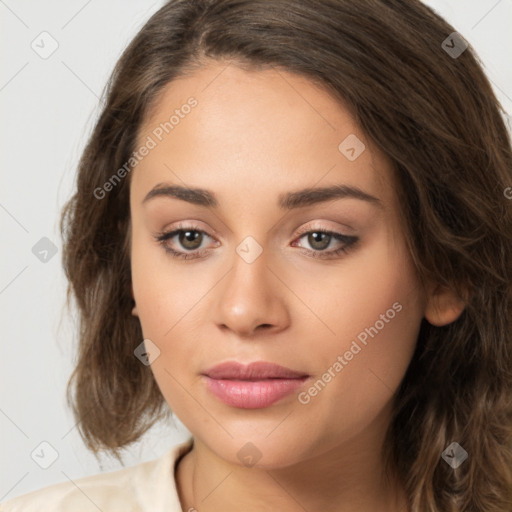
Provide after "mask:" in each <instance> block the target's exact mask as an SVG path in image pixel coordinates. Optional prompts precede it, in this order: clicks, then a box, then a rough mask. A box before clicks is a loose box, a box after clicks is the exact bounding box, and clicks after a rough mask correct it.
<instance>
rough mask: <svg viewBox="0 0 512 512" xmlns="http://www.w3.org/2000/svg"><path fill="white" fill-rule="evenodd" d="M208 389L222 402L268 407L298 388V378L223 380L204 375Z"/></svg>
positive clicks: (251, 406) (247, 407)
mask: <svg viewBox="0 0 512 512" xmlns="http://www.w3.org/2000/svg"><path fill="white" fill-rule="evenodd" d="M205 379H206V385H207V386H208V389H209V390H210V391H211V392H212V393H213V394H214V395H215V396H216V397H217V398H218V399H219V400H221V401H222V402H224V403H225V404H227V405H230V406H232V407H239V408H241V409H261V408H263V407H268V406H270V405H272V404H274V403H276V402H277V401H279V400H281V399H282V398H284V397H285V396H287V395H289V394H291V393H293V392H294V391H295V390H296V389H298V388H300V387H301V386H302V385H303V384H304V382H305V381H306V380H307V379H308V377H302V378H300V379H265V380H258V381H249V380H223V379H212V378H210V377H208V376H205Z"/></svg>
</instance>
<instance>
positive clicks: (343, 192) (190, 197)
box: [142, 183, 383, 210]
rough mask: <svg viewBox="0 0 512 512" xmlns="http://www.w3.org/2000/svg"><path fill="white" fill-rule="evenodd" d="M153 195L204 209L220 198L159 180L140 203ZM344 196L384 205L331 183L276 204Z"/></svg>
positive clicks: (305, 203) (299, 205)
mask: <svg viewBox="0 0 512 512" xmlns="http://www.w3.org/2000/svg"><path fill="white" fill-rule="evenodd" d="M155 197H170V198H174V199H180V200H182V201H186V202H188V203H192V204H195V205H198V206H204V207H207V208H218V207H219V201H218V199H217V197H216V195H215V193H213V192H212V191H211V190H206V189H202V188H193V187H182V186H180V185H170V184H168V183H159V184H157V185H156V186H155V187H154V188H153V189H151V190H150V191H149V192H148V193H147V194H146V196H145V197H144V199H143V200H142V203H143V204H144V203H146V202H147V201H149V200H150V199H153V198H155ZM345 198H352V199H360V200H361V201H366V202H368V203H370V204H372V205H374V206H377V207H379V208H382V207H383V205H382V202H381V200H380V199H378V198H377V197H375V196H372V195H370V194H368V193H367V192H364V191H363V190H361V189H360V188H358V187H355V186H352V185H332V186H329V187H320V188H305V189H302V190H297V191H295V192H287V193H285V194H280V195H279V196H278V206H279V207H280V208H281V209H283V210H294V209H296V208H303V207H305V206H311V205H313V204H318V203H323V202H326V201H331V200H333V199H345Z"/></svg>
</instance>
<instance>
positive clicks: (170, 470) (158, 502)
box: [0, 437, 194, 512]
mask: <svg viewBox="0 0 512 512" xmlns="http://www.w3.org/2000/svg"><path fill="white" fill-rule="evenodd" d="M193 441H194V438H193V437H189V438H188V439H187V440H186V441H184V442H183V443H181V444H179V445H176V446H174V447H173V448H171V449H170V450H168V451H167V452H165V453H164V455H163V456H162V457H160V458H159V459H155V460H151V461H149V462H143V463H141V464H138V465H136V466H132V467H129V468H123V469H120V470H117V471H110V472H108V473H100V474H97V475H92V476H87V477H82V478H78V479H76V480H74V483H73V482H71V481H67V482H61V483H57V484H52V485H49V486H47V487H43V488H41V489H37V490H35V491H31V492H29V493H26V494H23V495H22V496H18V497H16V498H12V499H11V500H8V501H6V502H3V503H1V504H0V512H50V511H51V512H98V511H101V512H182V509H181V504H180V500H179V497H178V491H177V489H176V480H175V475H174V469H175V464H176V462H177V460H178V459H179V458H180V457H181V456H182V455H184V454H185V453H187V452H189V451H190V450H191V449H192V445H193ZM75 484H76V485H75Z"/></svg>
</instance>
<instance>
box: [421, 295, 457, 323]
mask: <svg viewBox="0 0 512 512" xmlns="http://www.w3.org/2000/svg"><path fill="white" fill-rule="evenodd" d="M463 310H464V302H463V301H462V299H460V298H459V297H458V296H457V294H455V293H454V292H453V291H452V290H450V289H448V288H446V287H444V286H441V285H437V286H436V287H435V288H434V289H433V290H432V291H431V292H430V293H429V296H428V298H427V305H426V308H425V319H426V320H427V321H428V322H429V323H430V324H432V325H435V326H436V327H441V326H443V325H447V324H451V323H452V322H454V321H455V320H457V318H459V316H460V315H461V313H462V311H463Z"/></svg>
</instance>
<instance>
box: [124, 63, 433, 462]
mask: <svg viewBox="0 0 512 512" xmlns="http://www.w3.org/2000/svg"><path fill="white" fill-rule="evenodd" d="M226 66H227V67H226ZM171 116H174V117H171ZM363 144H364V146H363ZM142 146H145V147H146V150H141V151H139V155H140V156H141V159H140V162H138V163H137V165H136V166H135V168H134V170H133V171H132V175H131V185H130V187H131V188H130V190H131V192H130V206H131V229H132V245H131V261H132V279H133V293H134V298H135V302H136V310H134V314H137V315H138V317H139V319H140V322H141V325H142V331H143V335H144V338H145V339H149V340H151V342H152V343H153V344H154V345H151V344H148V345H146V347H147V348H148V351H149V352H150V354H151V357H152V358H153V357H155V355H157V357H156V358H155V359H154V361H153V362H152V364H151V369H152V371H153V373H154V376H155V378H156V381H157V382H158V385H159V387H160V389H161V391H162V393H163V395H164V397H165V399H166V401H167V402H168V404H169V406H170V408H171V409H172V410H173V411H174V412H175V414H176V415H177V416H178V417H179V418H180V420H181V421H182V422H183V423H184V424H185V426H186V427H187V428H188V429H189V430H190V431H191V433H192V434H193V435H194V436H195V437H196V438H197V439H198V440H200V441H201V442H202V443H204V444H206V445H207V446H208V447H209V448H210V449H211V450H212V451H214V452H215V453H217V454H218V455H219V456H220V457H222V458H224V459H225V460H228V461H230V462H232V463H237V464H239V463H240V462H243V461H244V460H246V459H244V457H245V456H246V455H249V456H252V460H257V459H259V460H258V464H259V465H260V466H261V467H285V466H288V465H291V464H293V463H296V462H299V461H301V460H306V459H308V458H310V457H313V456H315V455H320V454H322V453H325V452H327V451H328V450H332V449H334V448H341V447H343V446H345V447H352V448H353V447H354V446H355V445H354V444H353V443H354V441H356V440H358V441H360V442H361V443H363V442H364V443H365V448H366V449H373V448H374V443H375V440H376V439H377V438H379V439H380V437H379V436H382V434H383V432H384V429H385V427H386V426H387V424H388V422H389V418H390V416H389V414H390V410H391V399H392V395H393V393H394V392H395V390H396V389H397V387H398V385H399V383H400V381H401V380H402V378H403V376H404V373H405V371H406V368H407V366H408V364H409V361H410V359H411V356H412V354H413V351H414V347H415V342H416V338H417V335H418V330H419V325H420V321H421V319H422V317H423V316H424V309H425V299H424V295H423V293H422V291H421V288H420V286H419V283H418V281H417V279H416V275H415V270H414V267H413V264H412V260H411V257H410V255H409V253H408V251H407V249H406V244H405V239H404V234H403V232H402V230H401V227H400V219H399V214H398V208H397V202H396V196H395V190H394V186H393V184H392V179H391V176H392V174H391V166H390V163H389V161H388V160H387V159H386V158H385V157H384V155H383V154H382V153H380V152H379V151H378V150H377V149H376V148H375V147H374V146H373V145H372V144H371V143H370V141H369V140H367V139H366V138H365V136H364V135H363V133H362V132H361V130H360V129H359V128H358V126H357V125H356V124H355V123H354V120H353V118H352V117H351V115H350V114H349V112H348V111H347V110H345V109H344V108H343V107H342V106H341V105H340V104H339V103H338V102H337V101H335V100H334V99H333V98H332V97H331V96H330V95H328V94H327V93H326V92H324V91H322V90H320V89H319V88H317V87H316V86H315V85H313V84H312V83H311V82H309V81H308V80H306V79H305V78H302V77H299V76H297V75H294V74H291V73H287V72H283V71H279V72H278V71H276V70H266V71H253V72H248V71H243V70H242V69H240V68H238V67H236V66H235V65H234V64H233V63H231V64H230V65H227V63H220V62H214V63H210V64H209V65H208V66H206V67H204V68H202V69H201V70H199V71H197V72H195V73H194V74H193V75H191V76H188V77H184V78H181V79H179V80H175V81H173V82H172V83H171V84H170V85H169V86H168V87H167V88H166V90H165V92H164V93H163V94H162V96H161V97H160V98H159V100H158V103H157V104H156V107H155V109H154V110H153V111H152V112H151V113H150V115H149V116H148V119H146V121H145V123H144V125H143V128H142V129H141V131H140V133H139V139H138V145H137V148H141V147H142ZM172 186H175V187H184V188H188V189H201V191H203V193H202V194H197V193H191V192H190V193H188V194H182V195H181V198H177V197H175V196H173V195H172V194H171V193H170V189H169V188H170V187H172ZM155 187H156V188H157V189H159V190H160V193H158V194H156V193H155V192H153V194H150V193H151V191H152V190H155ZM163 187H169V188H168V189H167V192H168V193H165V191H164V190H163ZM329 187H339V189H338V190H339V191H341V192H340V193H339V194H338V195H336V194H333V193H332V191H331V193H329V194H324V192H321V191H320V192H314V191H315V190H320V189H324V188H329ZM343 187H347V188H346V189H343ZM349 187H350V188H349ZM305 190H307V191H309V192H308V194H305V193H304V191H305ZM343 190H345V192H346V193H343ZM347 190H348V192H347ZM351 190H352V192H354V190H359V191H361V192H360V193H358V194H356V193H350V191H351ZM148 194H150V196H148ZM207 194H208V195H207ZM210 195H211V196H212V197H213V198H214V199H212V198H209V197H208V196H210ZM369 196H372V197H373V198H375V199H368V197H369ZM214 201H215V204H214ZM201 203H202V204H201ZM177 229H183V232H182V233H181V235H180V233H178V234H175V235H173V236H171V237H167V239H166V240H163V241H161V242H159V241H158V240H157V237H158V236H160V235H161V234H162V233H170V232H172V231H174V230H177ZM319 230H325V231H328V232H332V233H335V234H339V235H340V237H341V238H340V239H337V238H336V237H335V236H329V235H328V234H322V233H321V232H320V233H319ZM187 231H188V232H189V233H188V234H187ZM201 232H204V233H201ZM166 248H167V249H172V250H174V251H176V252H178V253H180V254H181V255H183V256H185V255H186V256H187V259H182V258H178V257H174V256H173V255H172V254H171V253H170V252H167V251H166ZM344 249H346V250H344ZM336 251H337V252H336ZM141 341H142V340H141ZM155 345H156V347H157V348H158V350H159V354H158V352H155V351H154V346H155ZM226 361H236V362H239V363H242V364H247V363H250V362H254V361H266V362H271V363H276V364H279V365H281V366H284V367H287V368H290V369H292V370H294V371H296V372H298V374H300V375H307V376H309V377H307V378H304V379H298V378H297V379H288V380H287V379H281V382H279V381H278V379H270V380H266V382H262V379H263V377H260V378H259V380H260V382H252V383H251V382H248V381H247V380H246V381H244V382H234V381H233V380H231V381H229V379H221V380H216V379H210V378H208V377H206V376H204V375H203V374H204V373H205V372H206V371H207V370H208V369H210V368H211V367H213V366H214V365H217V364H219V363H223V362H226ZM226 380H228V382H226ZM210 384H211V386H210ZM212 389H218V390H219V393H220V394H219V395H217V394H215V393H214V392H212ZM258 390H259V391H260V392H259V393H258ZM280 390H281V391H282V390H284V391H283V393H284V394H283V393H281V394H280V393H279V391H280ZM263 392H264V393H266V394H265V395H264V396H263V395H262V394H261V393H263ZM286 393H287V394H286ZM249 442H250V443H252V445H248V444H246V443H249Z"/></svg>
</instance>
